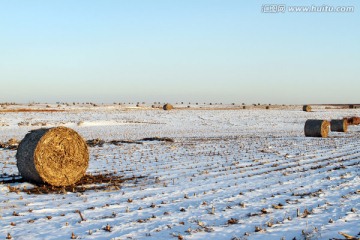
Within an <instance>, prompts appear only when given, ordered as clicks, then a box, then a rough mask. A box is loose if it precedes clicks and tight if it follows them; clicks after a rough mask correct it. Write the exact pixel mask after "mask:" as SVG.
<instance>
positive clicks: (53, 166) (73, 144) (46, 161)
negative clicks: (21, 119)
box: [16, 127, 89, 186]
mask: <svg viewBox="0 0 360 240" xmlns="http://www.w3.org/2000/svg"><path fill="white" fill-rule="evenodd" d="M16 158H17V167H18V169H19V172H20V174H21V176H22V177H23V178H24V179H25V180H26V181H29V182H34V183H47V184H50V185H53V186H68V185H72V184H74V183H76V182H77V181H79V180H80V178H81V177H83V176H84V174H85V172H86V169H87V167H88V165H89V151H88V147H87V145H86V142H85V141H84V139H83V138H82V137H81V136H80V135H79V134H78V133H77V132H75V131H74V130H72V129H70V128H66V127H56V128H41V129H37V130H33V131H30V132H29V133H28V134H26V136H25V138H24V139H23V140H22V141H21V142H20V144H19V148H18V151H17V154H16Z"/></svg>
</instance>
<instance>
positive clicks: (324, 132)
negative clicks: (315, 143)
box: [304, 119, 330, 138]
mask: <svg viewBox="0 0 360 240" xmlns="http://www.w3.org/2000/svg"><path fill="white" fill-rule="evenodd" d="M329 130H330V122H329V121H326V120H316V119H309V120H307V121H306V122H305V127H304V132H305V136H306V137H324V138H325V137H327V136H328V134H329Z"/></svg>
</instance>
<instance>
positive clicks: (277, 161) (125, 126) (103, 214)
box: [0, 106, 360, 240]
mask: <svg viewBox="0 0 360 240" xmlns="http://www.w3.org/2000/svg"><path fill="white" fill-rule="evenodd" d="M69 109H70V108H69ZM354 115H357V116H358V115H360V110H358V109H325V108H318V109H316V108H315V109H314V112H310V113H306V112H302V111H301V106H297V107H292V108H284V109H280V108H278V109H271V110H263V109H246V110H243V109H241V110H240V109H239V110H233V109H228V110H215V109H209V110H194V109H188V110H187V109H182V110H172V111H162V110H154V109H146V108H144V109H129V108H121V107H108V106H103V107H102V106H100V107H96V108H81V107H78V108H77V107H73V106H71V109H70V110H67V111H65V112H52V113H42V112H25V113H15V112H13V113H11V112H9V113H0V122H1V123H6V125H8V126H3V127H1V128H0V141H7V140H8V139H10V138H14V137H15V138H17V139H22V138H23V137H24V135H25V134H26V133H27V132H28V131H29V130H31V129H36V128H39V126H31V124H33V123H38V122H41V123H46V127H52V126H59V125H64V126H68V127H71V128H73V129H75V130H76V131H78V132H79V133H80V134H81V135H82V136H83V137H84V138H85V139H94V138H101V139H104V140H106V141H110V140H140V139H142V138H145V137H155V136H157V137H170V138H173V139H174V140H175V142H162V141H152V142H145V141H144V142H142V144H130V143H123V144H119V145H113V144H108V143H106V144H104V145H103V146H102V147H98V146H97V147H91V148H90V165H89V169H88V173H92V174H96V173H115V174H116V175H119V176H123V177H124V178H126V177H132V176H135V177H140V176H142V177H143V178H138V179H137V180H133V181H132V180H129V181H125V182H124V183H123V184H122V185H121V188H120V189H119V190H116V189H104V190H95V191H94V190H89V191H85V192H82V193H80V192H66V193H62V194H51V193H49V194H27V193H25V192H23V191H20V192H12V191H10V190H9V186H10V187H18V188H20V189H22V188H24V187H25V188H27V189H30V188H32V187H34V186H33V185H32V184H29V183H22V182H21V181H19V182H16V183H11V184H0V220H1V221H0V226H1V227H0V238H2V239H4V238H6V236H7V234H8V233H9V234H10V235H11V236H12V237H13V239H70V237H71V235H72V233H74V234H75V235H76V237H77V238H78V239H181V238H183V239H229V240H230V239H277V240H278V239H293V238H294V237H295V238H296V239H305V238H308V239H309V238H310V239H330V238H342V236H341V235H339V232H344V233H347V234H349V235H352V236H356V237H360V236H359V235H358V234H360V223H359V222H360V177H359V162H360V149H359V138H360V127H358V126H350V127H349V131H348V132H347V133H330V136H329V137H328V138H324V139H321V138H306V137H305V136H304V134H303V127H304V123H305V121H306V119H310V118H315V119H316V118H318V119H328V120H330V119H337V118H343V117H345V116H354ZM24 121H26V122H29V126H19V125H18V123H20V122H24ZM79 122H82V123H81V124H78V123H79ZM15 154H16V151H13V150H7V149H0V168H1V169H2V172H1V176H0V181H3V180H7V179H9V177H8V176H9V175H17V174H18V171H17V168H16V159H15ZM76 211H80V212H81V214H82V215H83V217H84V218H85V221H82V220H81V218H80V216H79V213H78V212H76ZM298 212H299V213H300V215H299V216H298ZM307 213H308V214H307ZM231 219H233V222H231V221H230V222H229V220H231ZM11 223H12V224H11ZM230 223H233V224H230ZM107 225H108V226H110V231H106V230H105V228H106V226H107ZM255 229H258V230H259V231H257V232H256V231H255Z"/></svg>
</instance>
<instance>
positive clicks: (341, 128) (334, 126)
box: [330, 119, 348, 132]
mask: <svg viewBox="0 0 360 240" xmlns="http://www.w3.org/2000/svg"><path fill="white" fill-rule="evenodd" d="M330 126H331V131H332V132H347V127H348V122H347V120H346V119H333V120H331V122H330Z"/></svg>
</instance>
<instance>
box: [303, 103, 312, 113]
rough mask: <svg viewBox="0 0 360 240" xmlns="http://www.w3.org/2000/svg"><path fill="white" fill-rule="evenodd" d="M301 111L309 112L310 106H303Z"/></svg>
mask: <svg viewBox="0 0 360 240" xmlns="http://www.w3.org/2000/svg"><path fill="white" fill-rule="evenodd" d="M303 111H304V112H311V106H310V105H304V106H303Z"/></svg>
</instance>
